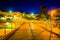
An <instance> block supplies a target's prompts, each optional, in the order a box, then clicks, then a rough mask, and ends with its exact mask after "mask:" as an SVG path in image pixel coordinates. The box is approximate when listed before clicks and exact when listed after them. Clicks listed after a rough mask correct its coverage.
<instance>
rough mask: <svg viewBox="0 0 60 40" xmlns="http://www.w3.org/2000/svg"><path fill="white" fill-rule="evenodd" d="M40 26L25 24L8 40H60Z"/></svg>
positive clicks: (30, 23)
mask: <svg viewBox="0 0 60 40" xmlns="http://www.w3.org/2000/svg"><path fill="white" fill-rule="evenodd" d="M38 24H39V23H32V22H25V23H24V24H23V25H22V26H20V28H19V29H18V30H17V31H16V32H15V33H14V34H13V35H12V36H11V37H10V38H9V39H8V40H60V39H59V38H58V37H57V36H56V35H55V34H53V33H51V32H49V31H47V30H45V29H44V28H41V26H39V25H38Z"/></svg>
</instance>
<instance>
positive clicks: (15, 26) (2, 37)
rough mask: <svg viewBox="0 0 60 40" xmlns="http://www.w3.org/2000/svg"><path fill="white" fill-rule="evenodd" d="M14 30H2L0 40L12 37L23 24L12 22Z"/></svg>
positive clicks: (0, 30)
mask: <svg viewBox="0 0 60 40" xmlns="http://www.w3.org/2000/svg"><path fill="white" fill-rule="evenodd" d="M11 24H12V27H13V28H12V29H9V28H8V29H0V40H3V39H4V38H6V37H7V36H9V35H11V34H12V33H13V32H14V31H15V30H16V29H17V28H18V27H19V26H20V25H21V24H22V22H21V23H20V22H11Z"/></svg>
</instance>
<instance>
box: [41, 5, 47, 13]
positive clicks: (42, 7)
mask: <svg viewBox="0 0 60 40" xmlns="http://www.w3.org/2000/svg"><path fill="white" fill-rule="evenodd" d="M40 10H41V11H40V13H43V14H47V8H46V6H45V5H41V6H40Z"/></svg>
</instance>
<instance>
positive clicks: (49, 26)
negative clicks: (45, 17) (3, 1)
mask: <svg viewBox="0 0 60 40" xmlns="http://www.w3.org/2000/svg"><path fill="white" fill-rule="evenodd" d="M39 25H40V26H42V27H43V28H45V29H47V30H49V31H51V32H54V33H56V34H58V35H60V28H58V27H56V26H54V25H55V24H53V23H49V22H44V21H41V22H39Z"/></svg>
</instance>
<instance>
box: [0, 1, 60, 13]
mask: <svg viewBox="0 0 60 40" xmlns="http://www.w3.org/2000/svg"><path fill="white" fill-rule="evenodd" d="M42 4H44V5H46V6H47V8H48V10H49V9H51V8H59V7H60V1H59V0H0V9H1V10H12V11H25V12H27V13H31V12H34V13H39V12H40V5H42Z"/></svg>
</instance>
